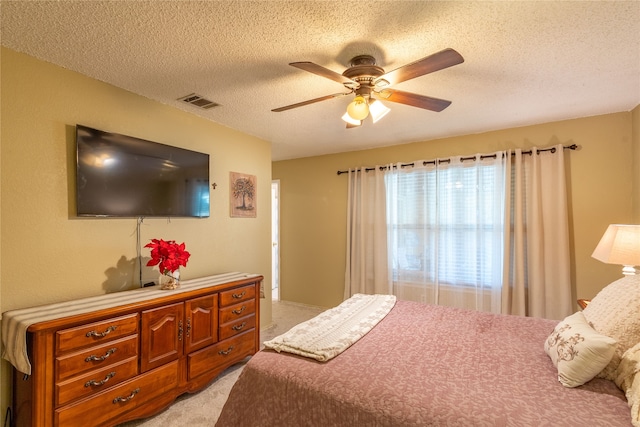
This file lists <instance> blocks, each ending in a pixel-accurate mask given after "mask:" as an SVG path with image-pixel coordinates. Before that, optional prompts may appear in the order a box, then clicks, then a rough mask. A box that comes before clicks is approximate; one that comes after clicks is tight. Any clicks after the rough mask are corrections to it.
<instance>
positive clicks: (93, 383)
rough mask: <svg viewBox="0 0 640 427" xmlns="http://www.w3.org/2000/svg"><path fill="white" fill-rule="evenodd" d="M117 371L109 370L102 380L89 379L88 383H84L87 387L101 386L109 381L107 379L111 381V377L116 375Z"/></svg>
mask: <svg viewBox="0 0 640 427" xmlns="http://www.w3.org/2000/svg"><path fill="white" fill-rule="evenodd" d="M115 376H116V373H115V371H114V372H109V373H108V374H107V376H106V377H104V379H103V380H102V381H96V380H91V381H87V382H86V383H84V386H85V387H91V386H101V385H104V384H106V383H107V381H109V380H110V379H111V378H113V377H115Z"/></svg>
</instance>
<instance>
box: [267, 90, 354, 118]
mask: <svg viewBox="0 0 640 427" xmlns="http://www.w3.org/2000/svg"><path fill="white" fill-rule="evenodd" d="M352 93H353V92H346V93H334V94H333V95H326V96H321V97H320V98H314V99H309V100H308V101H302V102H298V103H297V104H291V105H287V106H286V107H280V108H274V109H273V110H271V111H273V112H275V113H279V112H281V111H286V110H291V109H292V108H298V107H303V106H305V105H309V104H314V103H316V102H320V101H326V100H327V99H333V98H339V97H341V96H345V95H351V94H352Z"/></svg>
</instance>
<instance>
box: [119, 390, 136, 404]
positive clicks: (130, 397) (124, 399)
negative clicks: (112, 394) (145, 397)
mask: <svg viewBox="0 0 640 427" xmlns="http://www.w3.org/2000/svg"><path fill="white" fill-rule="evenodd" d="M139 392H140V387H138V388H137V389H135V390H133V391H132V392H131V394H130V395H129V396H127V397H120V396H118V397H116V398H115V399H113V403H114V404H115V403H120V402H128V401H130V400H131V399H133V398H134V397H136V394H138V393H139Z"/></svg>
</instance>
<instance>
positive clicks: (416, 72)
mask: <svg viewBox="0 0 640 427" xmlns="http://www.w3.org/2000/svg"><path fill="white" fill-rule="evenodd" d="M462 62H464V58H463V57H462V55H460V54H459V53H458V52H456V51H455V50H453V49H444V50H441V51H440V52H436V53H434V54H433V55H430V56H427V57H426V58H422V59H419V60H417V61H415V62H412V63H410V64H407V65H405V66H403V67H400V68H396V69H395V70H393V71H389V72H388V73H385V74H383V75H381V76H380V77H378V78H377V79H376V80H375V81H374V85H376V86H378V87H386V86H390V85H394V84H396V83H400V82H404V81H407V80H410V79H413V78H416V77H420V76H423V75H425V74H429V73H433V72H434V71H438V70H442V69H444V68H448V67H451V66H453V65H457V64H460V63H462Z"/></svg>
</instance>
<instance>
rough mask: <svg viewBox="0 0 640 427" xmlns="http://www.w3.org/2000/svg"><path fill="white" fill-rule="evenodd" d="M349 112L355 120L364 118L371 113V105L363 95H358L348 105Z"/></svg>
mask: <svg viewBox="0 0 640 427" xmlns="http://www.w3.org/2000/svg"><path fill="white" fill-rule="evenodd" d="M347 113H349V116H351V118H352V119H354V120H364V119H365V118H366V117H367V116H368V115H369V105H368V104H367V100H366V99H364V97H363V96H360V95H358V96H356V97H355V99H354V100H353V101H351V103H349V105H348V106H347Z"/></svg>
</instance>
